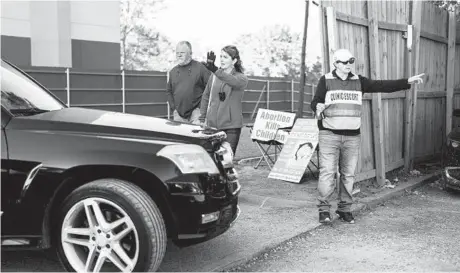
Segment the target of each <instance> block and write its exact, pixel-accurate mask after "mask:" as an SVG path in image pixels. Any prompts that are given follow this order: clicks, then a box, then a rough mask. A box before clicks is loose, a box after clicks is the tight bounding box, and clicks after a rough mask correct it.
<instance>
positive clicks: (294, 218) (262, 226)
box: [1, 165, 435, 272]
mask: <svg viewBox="0 0 460 273" xmlns="http://www.w3.org/2000/svg"><path fill="white" fill-rule="evenodd" d="M238 171H239V173H240V176H241V181H242V192H241V195H240V207H241V210H242V213H241V216H240V218H239V219H238V221H237V222H236V223H235V225H234V226H233V227H232V228H231V229H230V230H228V231H227V232H226V233H224V234H222V235H221V236H219V237H217V238H214V239H213V240H211V241H208V242H205V243H202V244H199V245H195V246H191V247H187V248H178V247H176V246H174V245H173V244H172V243H169V244H168V248H167V252H166V255H165V258H164V260H163V263H162V265H161V267H160V269H159V271H166V272H178V271H181V272H184V271H188V272H204V271H206V272H209V271H226V270H230V269H231V268H233V267H236V266H239V265H241V264H243V263H245V262H247V261H250V260H251V259H252V258H254V257H257V256H259V255H260V254H261V253H265V252H267V251H269V250H270V249H273V248H276V247H277V246H278V245H280V244H283V243H284V242H286V241H287V240H290V239H292V238H293V237H295V236H298V235H299V234H303V233H305V232H308V231H310V230H314V229H316V228H318V226H320V224H319V223H318V214H317V208H316V180H315V179H314V178H312V177H310V179H308V180H306V181H304V182H303V183H301V184H295V183H289V182H284V181H280V180H275V179H268V178H267V176H268V174H269V170H268V169H267V168H266V167H260V168H259V169H257V170H254V168H253V167H252V165H247V166H238ZM434 178H435V176H434V175H433V174H426V175H422V176H419V177H414V178H410V179H409V180H408V181H405V182H404V183H403V182H401V183H400V184H398V185H396V187H395V188H393V189H381V190H379V191H378V192H375V193H373V194H372V195H370V196H367V197H363V198H359V200H357V201H358V202H357V203H356V204H354V205H353V209H354V210H355V212H359V211H360V210H362V209H365V208H366V207H373V206H375V205H377V204H379V203H380V202H383V201H385V200H387V199H388V198H393V197H397V196H398V195H400V194H402V193H403V192H404V191H406V190H411V189H413V188H414V187H417V186H419V185H421V184H422V183H426V181H429V180H433V179H434ZM1 270H2V271H10V272H12V271H15V272H17V271H29V272H31V271H40V272H43V271H48V272H52V271H54V272H56V271H62V270H63V269H62V268H61V267H60V265H59V262H58V261H57V258H56V256H55V255H54V253H53V252H51V251H46V252H44V251H39V252H31V251H19V252H5V251H2V257H1Z"/></svg>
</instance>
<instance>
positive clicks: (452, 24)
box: [446, 12, 456, 135]
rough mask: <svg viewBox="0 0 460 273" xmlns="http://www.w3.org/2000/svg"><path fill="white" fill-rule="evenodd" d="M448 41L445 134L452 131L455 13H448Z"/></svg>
mask: <svg viewBox="0 0 460 273" xmlns="http://www.w3.org/2000/svg"><path fill="white" fill-rule="evenodd" d="M448 35H449V43H448V49H447V50H448V51H447V95H446V102H447V103H446V135H448V134H449V133H450V132H451V131H452V110H453V100H454V85H455V39H456V37H455V36H456V20H455V13H454V12H450V13H449V34H448Z"/></svg>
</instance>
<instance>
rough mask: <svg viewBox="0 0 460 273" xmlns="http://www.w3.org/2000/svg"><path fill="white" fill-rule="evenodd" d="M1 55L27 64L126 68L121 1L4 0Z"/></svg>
mask: <svg viewBox="0 0 460 273" xmlns="http://www.w3.org/2000/svg"><path fill="white" fill-rule="evenodd" d="M0 4H1V8H0V10H1V25H0V26H1V55H2V58H4V59H6V60H9V61H11V62H12V63H14V64H16V65H18V66H21V67H30V66H32V67H33V66H40V67H69V68H74V69H85V70H94V69H95V70H97V69H105V70H107V69H120V2H119V1H113V0H109V1H107V0H105V1H75V0H48V1H1V2H0Z"/></svg>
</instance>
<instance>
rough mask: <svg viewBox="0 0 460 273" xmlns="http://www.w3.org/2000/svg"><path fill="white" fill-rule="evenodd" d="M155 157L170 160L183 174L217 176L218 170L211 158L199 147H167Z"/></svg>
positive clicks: (184, 145) (189, 145)
mask: <svg viewBox="0 0 460 273" xmlns="http://www.w3.org/2000/svg"><path fill="white" fill-rule="evenodd" d="M157 155H158V156H162V157H165V158H167V159H169V160H171V161H172V162H173V163H174V164H176V166H177V167H178V168H179V170H180V171H181V172H182V173H183V174H189V173H209V174H219V169H217V166H216V164H215V163H214V161H213V160H212V158H211V157H210V156H209V154H208V153H207V152H206V150H205V149H204V148H203V147H201V146H199V145H195V144H179V145H169V146H165V147H164V148H163V149H161V150H160V151H159V152H158V153H157Z"/></svg>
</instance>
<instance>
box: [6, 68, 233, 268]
mask: <svg viewBox="0 0 460 273" xmlns="http://www.w3.org/2000/svg"><path fill="white" fill-rule="evenodd" d="M1 92H2V114H1V119H2V137H1V141H2V142H1V149H2V161H1V167H2V177H1V194H2V201H1V202H2V203H1V206H2V207H1V210H2V216H1V220H2V221H1V222H2V223H1V228H2V231H1V233H2V249H3V250H7V249H11V250H12V249H22V248H28V249H30V248H33V249H47V248H51V247H53V248H55V249H56V250H57V253H58V256H59V258H60V260H61V262H62V264H63V266H64V267H65V268H66V269H67V270H69V271H94V272H98V271H101V270H104V271H106V270H109V271H156V270H157V269H158V267H159V266H160V264H161V262H162V259H163V256H164V253H165V249H166V242H167V240H168V238H170V239H171V240H173V242H174V243H176V244H178V245H180V246H187V245H192V244H196V243H200V242H203V241H206V240H209V239H211V238H213V237H215V236H218V235H219V234H222V233H223V232H225V231H226V230H228V229H229V227H230V226H231V225H232V223H233V222H234V221H235V220H236V218H237V217H238V215H239V207H238V194H239V191H240V184H239V181H238V175H237V173H236V171H235V170H234V168H233V164H232V157H233V155H232V152H231V148H230V145H229V144H228V142H226V141H225V138H226V135H225V133H223V132H219V131H217V130H214V129H212V128H202V127H200V126H197V125H191V124H185V123H179V122H173V121H169V120H167V119H160V118H152V117H145V116H139V115H131V114H123V113H117V112H107V111H99V110H90V109H82V108H73V107H70V108H69V107H67V106H66V105H65V104H64V103H62V102H61V101H60V100H59V99H58V98H57V97H56V96H54V95H53V94H52V93H51V92H49V91H48V90H47V89H46V88H44V87H43V86H42V85H40V84H39V83H38V82H36V81H35V80H34V79H32V78H31V77H29V76H28V75H27V74H26V73H24V72H23V71H21V70H20V69H18V68H17V67H15V66H14V65H12V64H11V63H8V62H6V61H4V60H2V66H1ZM17 244H20V246H18V245H17Z"/></svg>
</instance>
